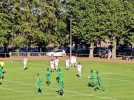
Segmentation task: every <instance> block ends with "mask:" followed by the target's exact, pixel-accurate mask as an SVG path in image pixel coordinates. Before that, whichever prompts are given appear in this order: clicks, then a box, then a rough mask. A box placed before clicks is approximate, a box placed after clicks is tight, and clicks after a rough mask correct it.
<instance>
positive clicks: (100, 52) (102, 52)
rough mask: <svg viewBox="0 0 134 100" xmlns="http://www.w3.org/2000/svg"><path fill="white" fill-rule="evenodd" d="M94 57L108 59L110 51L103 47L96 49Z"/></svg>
mask: <svg viewBox="0 0 134 100" xmlns="http://www.w3.org/2000/svg"><path fill="white" fill-rule="evenodd" d="M94 57H100V58H107V57H108V49H107V48H103V47H96V48H95V49H94Z"/></svg>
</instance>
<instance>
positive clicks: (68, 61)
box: [66, 59, 70, 68]
mask: <svg viewBox="0 0 134 100" xmlns="http://www.w3.org/2000/svg"><path fill="white" fill-rule="evenodd" d="M69 67H70V60H69V59H67V60H66V68H69Z"/></svg>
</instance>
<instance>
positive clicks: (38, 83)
mask: <svg viewBox="0 0 134 100" xmlns="http://www.w3.org/2000/svg"><path fill="white" fill-rule="evenodd" d="M43 86H44V82H43V80H42V79H41V77H40V74H39V73H38V74H37V80H36V87H37V92H38V93H39V94H42V90H43Z"/></svg>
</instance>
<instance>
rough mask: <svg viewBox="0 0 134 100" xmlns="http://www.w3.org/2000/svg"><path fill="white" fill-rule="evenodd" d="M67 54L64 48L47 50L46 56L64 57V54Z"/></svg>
mask: <svg viewBox="0 0 134 100" xmlns="http://www.w3.org/2000/svg"><path fill="white" fill-rule="evenodd" d="M65 55H66V52H65V51H64V50H62V49H58V50H54V51H49V52H46V56H57V57H62V56H65Z"/></svg>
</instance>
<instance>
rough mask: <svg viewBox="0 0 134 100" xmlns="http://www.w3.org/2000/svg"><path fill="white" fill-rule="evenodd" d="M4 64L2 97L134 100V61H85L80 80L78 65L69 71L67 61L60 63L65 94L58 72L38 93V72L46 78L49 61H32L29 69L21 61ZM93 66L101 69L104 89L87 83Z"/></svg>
mask: <svg viewBox="0 0 134 100" xmlns="http://www.w3.org/2000/svg"><path fill="white" fill-rule="evenodd" d="M5 64H6V66H5V68H6V74H5V79H4V80H3V82H2V83H3V84H2V85H0V100H134V85H133V84H134V64H112V63H102V62H101V63H100V62H87V61H85V62H84V61H83V62H81V64H82V66H83V74H82V78H81V79H78V78H77V77H76V74H77V71H76V69H75V68H71V69H70V70H68V71H67V70H65V64H64V62H60V68H61V69H62V71H63V72H64V84H65V87H64V91H65V94H64V96H59V95H58V94H57V93H56V90H57V89H58V85H57V82H56V79H55V78H56V72H53V73H52V84H51V85H50V86H49V87H48V86H47V85H46V84H45V85H44V88H43V94H41V95H39V94H38V93H37V92H36V86H35V83H36V78H37V77H36V74H37V73H38V72H39V73H40V74H41V75H42V76H44V77H46V68H47V67H49V62H47V61H46V62H45V61H44V62H43V61H30V62H29V63H28V70H26V71H24V70H23V64H22V62H21V61H20V62H19V61H14V62H5ZM91 69H94V70H97V71H99V73H100V76H101V79H102V81H103V86H104V89H105V91H101V90H98V91H94V90H93V89H92V88H90V87H88V86H87V83H88V76H89V72H90V70H91Z"/></svg>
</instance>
